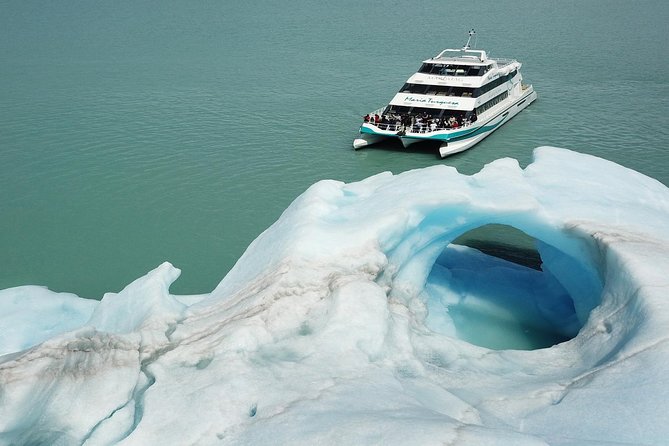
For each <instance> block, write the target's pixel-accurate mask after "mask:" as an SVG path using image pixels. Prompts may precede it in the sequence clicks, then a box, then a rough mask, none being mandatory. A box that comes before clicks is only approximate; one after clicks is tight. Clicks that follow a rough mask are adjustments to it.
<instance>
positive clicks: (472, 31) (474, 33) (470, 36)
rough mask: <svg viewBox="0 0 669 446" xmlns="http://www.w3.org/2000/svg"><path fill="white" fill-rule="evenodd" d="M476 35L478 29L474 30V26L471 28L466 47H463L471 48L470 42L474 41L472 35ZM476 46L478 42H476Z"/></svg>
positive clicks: (465, 48)
mask: <svg viewBox="0 0 669 446" xmlns="http://www.w3.org/2000/svg"><path fill="white" fill-rule="evenodd" d="M475 36H476V31H474V28H472V29H470V30H469V38H468V39H467V43H466V44H465V47H464V48H463V50H468V49H469V48H471V45H470V43H471V42H472V37H475ZM474 46H476V43H474Z"/></svg>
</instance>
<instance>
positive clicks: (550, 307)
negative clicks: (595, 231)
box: [380, 205, 603, 349]
mask: <svg viewBox="0 0 669 446" xmlns="http://www.w3.org/2000/svg"><path fill="white" fill-rule="evenodd" d="M469 207H470V208H469V209H468V212H467V213H465V214H461V213H460V214H459V216H457V217H456V216H455V215H453V214H454V210H453V209H452V206H445V207H444V208H436V209H433V210H431V211H429V212H427V213H426V214H425V215H424V217H423V218H421V219H420V222H418V223H417V224H416V225H415V226H412V227H410V228H408V229H407V230H406V232H405V233H403V234H402V235H399V236H398V237H397V240H398V242H397V244H396V245H395V246H393V247H392V248H390V249H388V251H387V252H386V255H387V256H388V259H389V264H390V265H392V266H391V267H390V268H389V271H391V274H390V275H388V274H384V275H383V276H382V277H381V278H380V283H383V284H384V285H385V286H386V287H388V288H389V290H390V291H389V295H390V296H391V297H392V298H395V299H400V300H403V301H406V302H412V301H413V302H414V308H417V307H419V305H418V306H417V305H416V303H417V302H420V303H422V304H423V305H424V309H417V312H418V313H419V314H421V313H422V317H424V318H425V323H426V326H427V327H428V328H430V329H431V330H435V331H437V332H439V333H442V334H448V335H452V336H454V337H456V338H458V339H462V340H464V341H467V342H471V343H474V344H476V345H480V346H483V347H489V348H493V349H505V348H511V349H534V348H541V347H550V346H552V345H554V344H557V343H559V342H562V341H565V340H568V339H571V338H573V337H574V336H576V334H577V333H578V331H579V329H580V328H581V327H582V326H583V325H584V324H585V322H586V320H587V319H588V316H589V314H590V311H591V310H592V309H593V308H595V307H596V306H597V305H598V304H599V302H600V300H601V293H602V286H603V284H602V279H601V278H602V272H601V271H600V270H599V269H598V266H599V265H601V264H602V262H601V259H599V258H598V257H599V255H598V253H597V251H596V249H594V246H593V242H592V241H591V240H590V239H589V237H588V236H584V237H580V236H577V235H575V234H573V233H572V232H571V231H569V230H565V228H564V227H562V226H548V225H546V224H542V223H541V222H538V221H537V219H536V218H535V216H534V210H532V211H528V212H526V213H525V212H517V213H515V214H514V215H511V216H507V217H506V218H504V219H498V216H496V215H494V214H491V213H490V212H489V210H487V209H476V206H475V205H474V206H471V205H469ZM455 212H457V213H459V211H455ZM490 224H501V225H508V226H510V227H513V228H517V229H518V230H520V231H522V232H524V233H527V234H528V235H530V236H532V237H534V238H535V239H536V249H537V251H538V253H539V255H540V256H541V260H542V264H541V271H536V270H533V269H530V268H527V267H524V266H519V265H516V264H513V263H510V262H507V261H504V260H501V259H497V258H494V257H491V256H488V255H486V254H483V253H481V252H478V251H475V250H473V249H471V248H464V247H461V246H460V247H458V246H457V245H453V244H452V242H453V241H454V240H455V239H457V238H458V237H459V236H462V235H463V234H465V233H467V232H468V231H470V230H472V229H475V228H478V227H481V226H484V225H490ZM389 276H392V277H389Z"/></svg>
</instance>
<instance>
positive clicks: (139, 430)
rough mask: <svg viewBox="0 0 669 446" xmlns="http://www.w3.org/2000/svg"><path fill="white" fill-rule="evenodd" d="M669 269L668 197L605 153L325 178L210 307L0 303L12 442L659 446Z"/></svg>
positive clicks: (148, 286) (34, 291) (32, 290)
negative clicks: (465, 171) (479, 235)
mask: <svg viewBox="0 0 669 446" xmlns="http://www.w3.org/2000/svg"><path fill="white" fill-rule="evenodd" d="M488 224H502V225H507V226H510V227H513V228H516V229H518V230H520V231H523V232H525V233H526V234H528V235H530V236H532V237H534V238H535V239H536V240H537V246H536V249H537V251H538V252H539V254H540V255H541V260H542V265H541V270H538V269H533V268H528V267H523V266H520V265H517V264H515V263H511V262H508V261H506V260H502V259H498V258H495V257H491V256H489V255H486V254H483V253H481V252H479V251H476V250H474V249H472V248H466V247H462V246H456V245H453V244H451V242H452V241H453V240H454V239H456V237H458V236H460V235H462V234H464V233H466V232H467V231H469V230H471V229H474V228H478V227H481V226H484V225H488ZM667 271H669V191H668V190H667V188H666V187H665V186H664V185H662V184H661V183H659V182H657V181H655V180H653V179H651V178H648V177H645V176H643V175H641V174H639V173H637V172H634V171H631V170H629V169H626V168H624V167H621V166H619V165H616V164H613V163H611V162H608V161H605V160H602V159H599V158H595V157H592V156H587V155H582V154H578V153H574V152H570V151H567V150H563V149H556V148H550V147H543V148H539V149H536V151H535V159H534V162H533V163H532V164H531V165H529V166H528V167H526V168H525V169H521V168H520V167H519V165H518V163H517V162H516V161H515V160H511V159H501V160H497V161H495V162H493V163H491V164H489V165H487V166H486V167H485V168H484V169H483V170H482V171H481V172H479V173H478V174H475V175H472V176H465V175H461V174H459V173H458V172H457V171H456V170H455V169H453V168H450V167H446V166H435V167H432V168H427V169H422V170H415V171H410V172H405V173H402V174H399V175H392V174H390V173H382V174H379V175H376V176H374V177H371V178H368V179H366V180H364V181H361V182H358V183H354V184H344V183H341V182H337V181H321V182H319V183H317V184H315V185H314V186H312V187H311V188H309V189H308V190H307V191H306V192H305V193H304V194H303V195H302V196H300V197H299V198H298V199H297V200H295V202H294V203H293V204H292V205H291V206H290V207H289V208H288V209H287V210H286V211H285V212H284V213H283V215H282V216H281V218H280V219H279V220H278V221H277V222H276V223H275V224H274V225H272V226H271V227H270V228H269V229H267V230H266V231H265V232H264V233H263V234H262V235H261V236H260V237H258V238H257V239H256V240H255V241H254V242H253V243H252V244H251V246H250V247H249V248H248V250H247V251H246V253H245V254H244V255H243V256H242V258H241V259H240V260H239V261H238V263H237V264H236V265H235V267H234V268H233V269H232V271H231V272H230V273H229V274H228V275H227V276H226V277H225V278H224V279H223V281H222V282H221V283H220V284H219V286H218V287H217V288H216V289H215V290H214V291H213V292H212V293H210V294H207V295H201V296H175V295H171V294H170V293H169V286H170V284H171V283H172V282H173V281H174V280H176V279H177V277H178V275H179V271H178V270H177V269H176V268H174V267H172V265H170V264H168V263H165V264H163V265H161V266H159V267H158V268H157V269H155V270H154V271H152V272H150V273H149V274H148V275H146V276H145V277H143V278H140V279H138V280H136V281H135V282H133V283H132V284H130V285H128V286H127V287H126V288H125V289H124V290H123V291H122V292H121V293H118V294H107V295H105V297H104V298H103V299H102V301H101V302H100V303H97V302H91V301H88V300H84V299H78V298H76V297H74V296H72V295H63V294H58V293H53V292H50V291H48V290H46V289H44V288H39V287H19V288H12V289H7V290H3V291H0V308H2V315H0V444H3V445H10V444H17V445H18V444H60V445H79V444H85V445H108V444H123V445H147V444H163V445H168V444H170V445H187V444H197V445H209V444H212V445H213V444H216V445H218V444H239V445H241V444H244V445H246V444H337V445H339V444H410V445H433V444H434V445H443V444H476V445H488V444H503V445H546V444H551V445H588V444H592V445H601V444H663V442H665V441H666V439H667V438H669V425H668V424H667V423H666V422H665V417H666V415H665V414H666V413H667V409H669V403H668V401H669V374H668V373H667V367H668V365H669V343H668V342H667V339H668V338H669V329H668V327H669V300H668V299H667V298H668V296H667V291H668V290H669V275H668V274H667ZM539 338H541V339H548V340H549V341H547V343H545V342H546V341H542V342H544V344H543V347H544V348H536V346H534V347H533V342H534V341H536V339H539ZM550 339H554V340H557V341H556V342H558V343H557V344H555V345H553V346H550V345H551V342H550ZM524 343H525V344H524ZM509 346H511V348H510V347H509ZM513 346H515V348H514V347H513Z"/></svg>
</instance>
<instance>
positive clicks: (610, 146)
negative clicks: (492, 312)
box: [0, 0, 669, 299]
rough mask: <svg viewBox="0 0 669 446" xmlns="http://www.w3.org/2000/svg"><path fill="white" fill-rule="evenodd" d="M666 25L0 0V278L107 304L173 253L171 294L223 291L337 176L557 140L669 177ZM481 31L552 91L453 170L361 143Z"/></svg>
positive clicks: (482, 41)
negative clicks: (315, 191)
mask: <svg viewBox="0 0 669 446" xmlns="http://www.w3.org/2000/svg"><path fill="white" fill-rule="evenodd" d="M464 6H466V7H464ZM668 22H669V4H668V3H667V2H665V1H663V0H648V1H638V2H624V1H604V2H602V1H594V0H587V1H584V2H583V1H581V2H576V1H572V2H549V1H539V2H537V1H509V2H483V1H469V2H466V3H455V2H444V1H438V0H423V1H421V2H400V1H392V0H390V1H386V2H359V1H349V0H345V1H339V2H335V3H330V2H328V3H319V2H307V1H304V0H296V1H292V2H274V1H260V0H250V1H247V2H227V1H188V2H187V1H170V2H159V1H142V2H130V1H125V0H122V1H117V2H103V1H95V0H93V1H68V2H47V1H30V0H28V1H13V0H12V1H5V2H2V6H1V9H0V81H1V82H0V172H1V175H0V288H6V287H11V286H17V285H26V284H38V285H45V286H48V287H49V288H50V289H53V290H57V291H69V292H74V293H76V294H79V295H81V296H84V297H90V298H97V299H99V298H101V297H102V295H103V294H104V293H105V292H109V291H111V292H116V291H119V290H120V289H122V288H123V287H124V286H125V285H126V284H127V283H129V282H130V281H131V280H133V279H135V278H137V277H139V276H141V275H143V274H144V273H146V272H147V271H149V270H150V269H152V268H154V267H155V266H157V265H158V264H159V263H161V262H163V261H165V260H168V261H170V262H172V263H173V264H174V265H175V266H177V267H178V268H181V269H182V276H181V278H180V279H179V280H178V281H177V282H176V283H175V284H174V285H173V286H172V291H173V292H175V293H203V292H208V291H211V290H212V289H213V288H214V287H215V286H216V284H217V283H218V282H219V281H220V280H221V278H222V277H223V276H224V275H225V273H226V272H227V271H228V270H229V269H230V268H231V267H232V265H234V263H235V261H236V260H237V259H238V258H239V256H240V255H241V254H242V253H243V251H244V249H245V248H246V246H247V245H248V244H249V243H250V242H251V241H252V240H253V239H254V238H255V237H256V236H257V235H258V234H260V233H261V232H262V231H263V230H264V229H265V228H267V227H268V226H269V225H270V224H271V223H272V222H274V221H275V220H276V219H277V218H278V217H279V215H280V214H281V212H282V211H283V210H284V209H285V208H286V207H287V206H288V205H289V204H290V202H291V201H292V200H293V199H294V198H295V197H296V196H298V195H299V194H300V193H301V192H303V191H304V190H305V189H306V188H307V187H308V186H309V185H310V184H312V183H313V182H315V181H317V180H320V179H325V178H331V179H337V180H342V181H347V182H348V181H355V180H359V179H362V178H364V177H367V176H369V175H372V174H375V173H378V172H380V171H384V170H390V171H392V172H395V173H399V172H402V171H405V170H409V169H414V168H420V167H425V166H430V165H434V164H439V163H444V164H447V165H451V166H454V167H456V168H457V169H458V170H459V171H461V172H463V173H468V174H471V173H474V172H477V171H478V170H479V169H480V168H481V167H482V166H483V165H485V164H486V163H488V162H490V161H492V160H494V159H496V158H500V157H513V158H517V159H518V160H519V161H520V162H521V164H523V165H525V164H527V163H528V162H529V161H530V159H531V152H532V149H533V148H534V147H536V146H539V145H555V146H560V147H566V148H570V149H574V150H578V151H581V152H585V153H590V154H594V155H597V156H601V157H604V158H607V159H610V160H612V161H615V162H618V163H620V164H623V165H625V166H628V167H630V168H633V169H636V170H638V171H640V172H642V173H644V174H646V175H649V176H652V177H654V178H656V179H658V180H659V181H662V182H663V183H664V184H669V163H668V162H667V161H669V155H668V152H667V150H669V143H668V141H669V118H668V117H667V112H668V111H669V81H668V80H667V77H666V73H667V72H668V71H669V70H668V69H669V57H668V56H669V50H667V48H668V47H669V37H668V34H667V31H666V24H667V23H668ZM472 27H473V28H475V29H476V30H477V32H478V46H479V47H481V48H484V49H486V50H487V51H488V52H489V54H490V55H492V56H498V57H515V58H518V59H519V60H520V61H521V62H523V64H524V66H523V73H524V76H525V79H526V81H528V82H530V83H532V84H533V85H534V86H535V89H536V90H537V92H538V94H539V99H538V101H537V102H535V103H534V104H533V105H532V106H531V107H529V108H528V109H527V110H525V111H524V112H522V113H521V114H520V115H518V116H517V117H515V118H514V119H513V120H512V121H511V122H510V123H509V124H507V125H505V126H504V127H502V128H501V129H500V130H498V131H497V132H495V133H494V134H493V135H492V136H490V137H489V138H487V139H486V140H485V141H484V142H482V143H481V144H479V145H478V146H476V147H475V148H474V149H472V150H469V151H467V152H464V153H462V154H459V155H456V156H453V157H451V158H447V159H446V160H439V159H438V158H437V157H436V156H435V154H434V153H432V152H429V151H419V152H405V151H403V150H402V149H400V148H399V146H397V145H394V144H388V145H385V146H380V147H377V148H370V149H365V150H362V151H359V152H354V151H353V150H352V149H351V143H352V140H353V138H354V137H355V136H356V133H357V128H358V126H359V123H360V117H361V116H362V115H364V114H365V113H367V112H369V111H372V110H374V109H376V108H378V107H380V106H383V105H385V103H386V102H387V101H388V100H389V99H390V98H391V97H392V95H393V94H394V93H395V92H396V91H397V89H398V88H399V87H400V86H401V85H402V84H403V83H404V81H405V79H406V78H407V77H408V76H409V75H410V74H411V73H413V72H414V71H415V70H416V69H417V68H418V66H419V65H420V61H421V60H422V59H424V58H428V57H430V56H432V55H434V54H436V53H437V52H438V51H440V50H441V49H443V48H445V47H453V46H456V47H458V46H461V45H463V44H464V42H465V40H466V32H467V30H468V29H470V28H472ZM575 198H576V197H575Z"/></svg>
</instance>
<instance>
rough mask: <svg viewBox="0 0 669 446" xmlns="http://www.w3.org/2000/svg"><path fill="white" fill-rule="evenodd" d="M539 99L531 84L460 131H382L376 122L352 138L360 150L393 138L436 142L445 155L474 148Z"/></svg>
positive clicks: (441, 154)
mask: <svg viewBox="0 0 669 446" xmlns="http://www.w3.org/2000/svg"><path fill="white" fill-rule="evenodd" d="M536 98H537V94H536V92H535V91H534V89H533V88H532V87H531V86H530V87H528V88H527V90H526V91H525V92H524V94H523V95H522V96H520V97H518V98H516V99H515V100H514V101H513V103H511V104H510V105H508V106H507V107H505V108H503V109H502V110H501V111H500V112H499V113H497V114H495V115H494V116H493V117H491V118H490V119H489V120H488V121H486V122H484V123H481V124H479V125H470V126H467V127H465V128H462V129H459V130H449V131H440V132H427V133H408V134H402V133H401V132H398V131H397V129H396V128H395V127H393V130H382V129H381V128H379V127H378V126H376V125H374V124H369V123H364V124H363V125H362V126H361V127H360V137H359V138H356V139H355V140H354V141H353V148H354V149H361V148H363V147H366V146H368V145H370V144H375V143H377V142H380V141H383V140H386V139H391V138H397V139H399V140H400V141H401V142H402V145H403V146H404V147H405V148H407V147H409V146H410V145H411V144H414V143H417V142H421V141H435V142H440V143H441V145H440V146H439V155H440V156H441V157H442V158H444V157H446V156H449V155H453V154H455V153H459V152H462V151H464V150H467V149H469V148H471V147H473V146H474V145H476V144H477V143H479V142H480V141H481V140H483V138H485V137H486V136H488V135H490V134H491V133H492V132H494V131H495V130H497V129H498V128H499V127H500V126H501V125H502V124H504V123H505V122H507V121H508V120H509V119H511V118H513V117H514V116H515V115H516V114H518V113H519V112H520V111H521V110H523V109H524V108H526V107H527V106H528V105H530V104H531V103H532V102H534V100H535V99H536Z"/></svg>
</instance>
